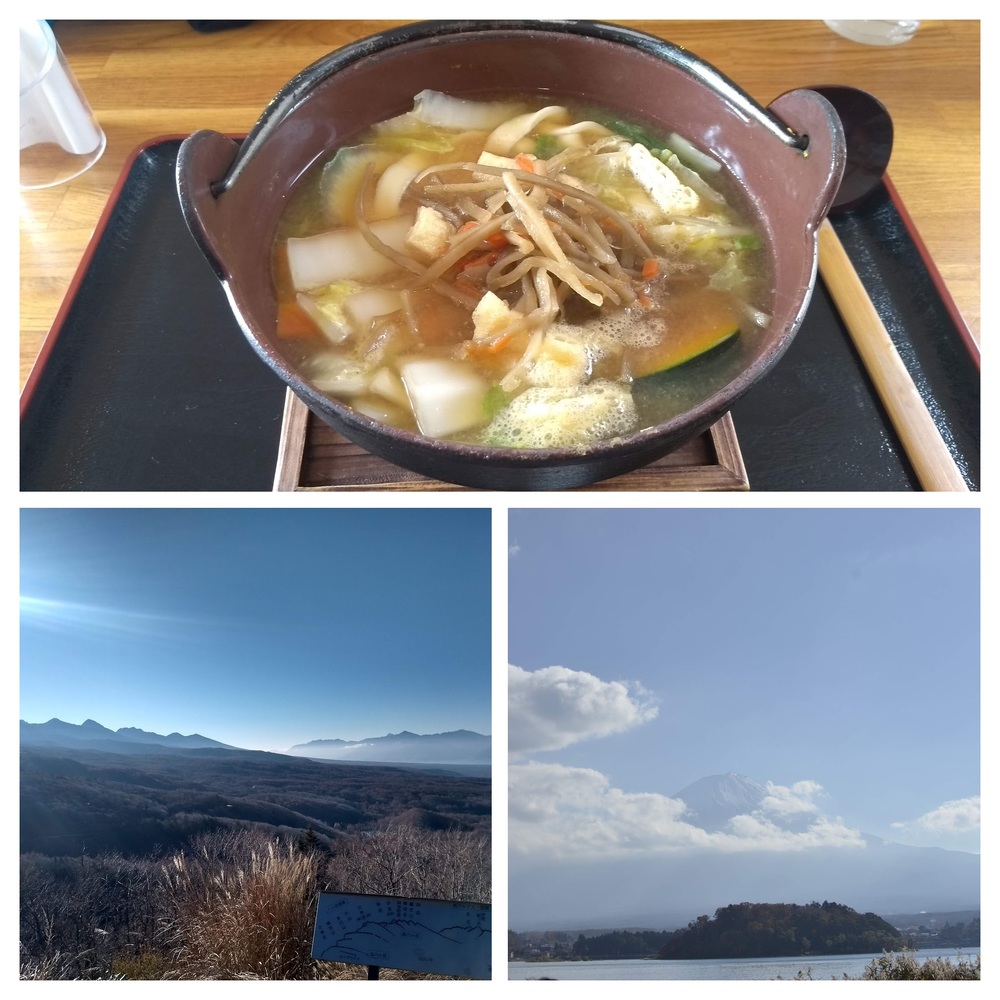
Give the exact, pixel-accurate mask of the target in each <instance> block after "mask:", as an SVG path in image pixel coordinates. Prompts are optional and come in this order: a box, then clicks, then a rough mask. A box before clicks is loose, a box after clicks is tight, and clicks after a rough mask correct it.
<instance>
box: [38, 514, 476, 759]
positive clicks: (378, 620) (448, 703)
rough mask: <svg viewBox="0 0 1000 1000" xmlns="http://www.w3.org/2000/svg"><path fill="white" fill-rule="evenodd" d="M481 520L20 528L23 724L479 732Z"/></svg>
mask: <svg viewBox="0 0 1000 1000" xmlns="http://www.w3.org/2000/svg"><path fill="white" fill-rule="evenodd" d="M490 522H491V512H490V510H488V509H485V510H474V509H439V510H432V509H422V510H401V509H391V508H382V509H357V510H355V509H308V510H302V509H293V510H285V509H239V510H234V509H207V510H206V509H164V510H161V509H58V510H49V509H28V510H22V512H21V687H20V694H21V718H22V719H25V720H26V721H28V722H44V721H46V720H48V719H50V718H53V717H55V718H60V719H62V720H63V721H65V722H72V723H77V724H78V723H81V722H83V721H84V720H85V719H88V718H91V719H94V720H95V721H97V722H100V723H101V724H102V725H104V726H107V727H108V728H110V729H118V728H120V727H123V726H135V727H138V728H140V729H145V730H147V731H151V732H157V733H162V734H166V733H170V732H175V731H176V732H181V733H184V734H185V735H186V734H189V733H194V732H198V733H201V734H202V735H203V736H208V737H210V738H212V739H217V740H220V741H222V742H224V743H230V744H233V745H236V746H241V747H248V748H252V749H265V750H284V749H287V748H288V747H290V746H292V745H293V744H295V743H301V742H305V741H307V740H311V739H320V738H340V739H348V740H350V739H363V738H365V737H370V736H381V735H385V734H386V733H389V732H399V731H400V730H402V729H409V730H411V731H413V732H418V733H435V732H445V731H449V730H454V729H471V730H474V731H476V732H480V733H490V732H491V710H490V700H491V699H490V692H491V681H490V662H491V660H490V657H491V563H490V557H491V542H490V537H491V536H490V530H491V525H490Z"/></svg>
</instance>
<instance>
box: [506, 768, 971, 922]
mask: <svg viewBox="0 0 1000 1000" xmlns="http://www.w3.org/2000/svg"><path fill="white" fill-rule="evenodd" d="M767 795H768V790H767V788H766V787H765V786H764V785H762V784H760V783H759V782H757V781H755V780H754V779H752V778H748V777H746V776H745V775H739V774H734V773H729V774H723V775H711V776H709V777H705V778H701V779H699V780H698V781H695V782H693V783H692V784H691V785H688V786H687V787H685V788H683V789H681V790H680V791H679V792H677V793H676V794H675V795H673V796H672V798H674V799H681V800H683V802H684V804H685V805H686V806H687V811H686V812H685V814H684V821H685V822H686V823H689V824H691V825H692V826H697V827H700V828H701V829H703V830H706V831H709V832H717V831H720V830H723V829H725V828H726V827H727V824H728V823H729V821H730V820H732V819H733V818H735V817H737V816H743V815H752V814H754V812H755V811H757V810H758V809H759V808H760V806H761V804H762V802H763V799H764V797H765V796H767ZM769 818H770V819H771V821H772V822H774V823H776V825H779V826H781V827H783V828H784V829H786V830H789V831H797V830H798V829H800V828H801V827H802V826H803V823H804V820H803V818H802V817H801V816H799V817H797V818H795V817H788V818H785V819H781V818H780V817H773V816H770V817H769ZM861 838H862V840H863V842H864V843H863V846H862V845H857V846H847V847H812V848H808V849H805V850H747V851H734V852H723V851H717V850H696V849H687V850H683V851H677V852H676V853H673V854H667V855H660V856H658V857H656V858H651V857H644V858H642V859H634V860H632V859H629V860H618V859H611V858H609V859H608V860H607V861H606V862H603V863H601V864H599V865H595V864H593V863H589V864H583V863H580V864H565V865H559V866H558V868H559V875H560V877H559V883H558V884H559V888H558V889H554V884H553V880H552V878H551V875H552V872H553V868H552V866H551V865H549V866H548V867H547V868H546V869H545V875H546V877H545V878H541V877H539V876H540V875H541V874H542V870H541V869H537V870H536V869H535V867H534V866H533V865H531V864H525V865H521V866H518V867H517V869H516V870H515V869H513V868H512V869H511V872H510V873H509V900H510V902H509V908H510V922H511V927H513V928H515V929H517V930H522V929H523V930H539V929H543V928H550V929H552V928H564V929H568V930H573V929H577V928H580V927H585V926H590V927H593V926H600V927H653V928H657V929H660V928H663V929H672V928H675V927H680V926H683V925H684V924H686V923H687V922H688V921H690V920H693V919H694V918H695V917H697V916H699V915H701V914H709V915H710V914H712V913H714V912H715V910H716V909H718V908H719V907H723V906H727V905H729V904H731V903H739V902H743V901H751V902H783V903H800V904H805V903H809V902H812V901H814V900H815V901H821V900H831V901H836V902H838V903H844V904H846V905H848V906H851V907H852V908H854V909H855V910H858V911H859V912H867V911H871V912H874V913H879V914H887V913H900V912H917V913H919V912H922V911H928V912H930V911H944V910H964V909H973V910H978V908H979V902H980V858H979V855H978V854H971V853H969V852H966V851H949V850H944V849H943V848H938V847H911V846H909V845H905V844H898V843H894V842H892V841H888V840H884V839H883V838H881V837H876V836H873V835H871V834H866V833H862V834H861Z"/></svg>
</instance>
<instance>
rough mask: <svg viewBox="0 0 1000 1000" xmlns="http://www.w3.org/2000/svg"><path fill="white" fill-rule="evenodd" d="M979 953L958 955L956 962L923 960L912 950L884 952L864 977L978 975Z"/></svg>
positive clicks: (896, 977) (910, 978)
mask: <svg viewBox="0 0 1000 1000" xmlns="http://www.w3.org/2000/svg"><path fill="white" fill-rule="evenodd" d="M979 972H980V962H979V955H976V956H975V957H974V958H971V959H970V958H963V957H962V956H961V955H958V956H957V958H956V960H955V964H954V965H953V964H952V963H951V960H950V959H947V958H927V959H925V960H924V962H923V964H921V962H920V960H919V959H918V958H917V956H916V955H915V954H914V953H913V952H911V951H904V952H900V953H898V954H895V953H891V954H885V953H884V954H883V955H882V956H881V957H880V958H876V959H873V960H872V961H871V962H869V963H868V965H867V967H866V968H865V971H864V972H863V973H862V974H861V978H862V979H897V980H899V979H909V980H914V979H979Z"/></svg>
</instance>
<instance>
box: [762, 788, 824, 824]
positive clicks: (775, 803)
mask: <svg viewBox="0 0 1000 1000" xmlns="http://www.w3.org/2000/svg"><path fill="white" fill-rule="evenodd" d="M822 792H823V786H822V785H821V784H819V782H817V781H796V782H795V784H794V785H792V786H791V787H790V788H789V787H787V786H785V785H776V784H774V783H773V782H771V781H769V782H768V783H767V795H766V796H765V797H764V798H763V799H761V803H760V808H761V809H762V810H763V811H764V812H765V813H774V814H775V815H778V816H796V815H800V814H802V813H818V812H819V806H818V805H816V803H815V802H813V801H812V800H813V797H814V796H816V795H820V794H822Z"/></svg>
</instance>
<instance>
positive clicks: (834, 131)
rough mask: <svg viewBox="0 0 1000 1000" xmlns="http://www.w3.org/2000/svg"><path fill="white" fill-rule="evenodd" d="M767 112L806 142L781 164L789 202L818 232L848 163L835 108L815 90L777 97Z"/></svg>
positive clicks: (809, 227) (841, 126) (842, 127)
mask: <svg viewBox="0 0 1000 1000" xmlns="http://www.w3.org/2000/svg"><path fill="white" fill-rule="evenodd" d="M767 110H768V112H769V113H771V114H773V115H774V116H775V117H776V119H777V120H778V121H780V122H783V123H784V124H785V127H786V128H787V129H788V131H789V132H794V133H796V134H797V135H799V136H801V137H802V138H803V139H805V144H804V147H803V148H802V149H797V150H796V151H795V155H793V156H786V157H783V158H782V161H781V169H782V175H781V182H782V186H783V190H784V191H785V193H786V196H787V198H788V199H789V200H790V202H791V203H792V204H793V205H794V206H795V208H796V209H797V211H798V212H799V213H800V214H801V216H802V218H803V219H804V220H805V225H806V227H807V229H809V230H815V229H816V228H817V227H818V226H819V224H820V223H821V222H822V221H823V219H824V218H825V217H826V214H827V212H829V210H830V206H831V205H832V204H833V200H834V198H836V196H837V191H838V190H839V188H840V181H841V178H842V177H843V175H844V167H845V165H846V163H847V145H846V140H845V138H844V126H843V125H842V124H841V121H840V117H839V116H838V115H837V112H836V111H835V110H834V108H833V105H832V104H831V103H830V102H829V101H828V100H827V99H826V98H825V97H823V96H822V95H821V94H817V93H816V91H814V90H806V89H802V90H790V91H788V92H787V93H784V94H782V95H780V96H779V97H776V98H775V99H774V100H773V101H772V102H771V103H770V104H769V105H768V109H767Z"/></svg>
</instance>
